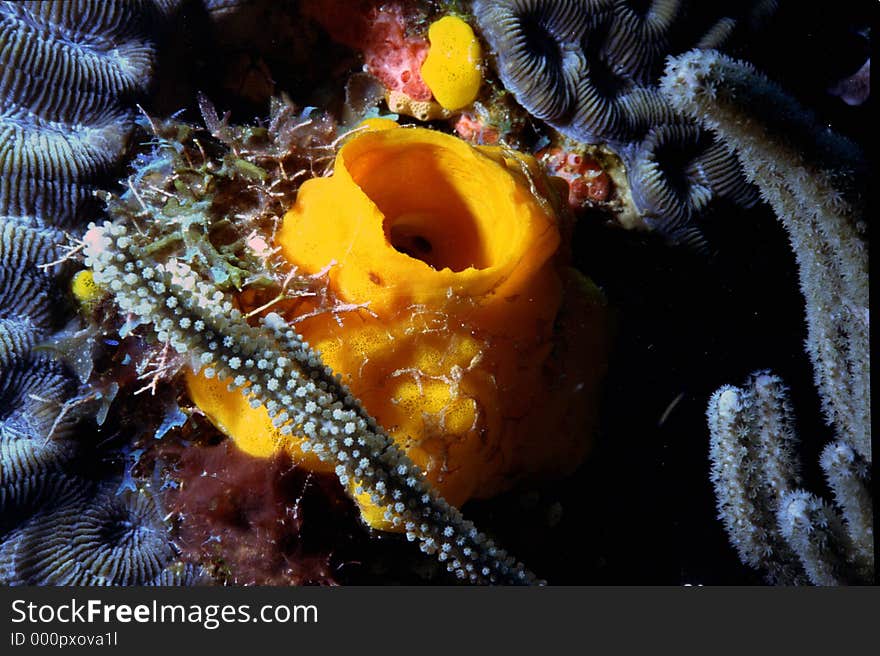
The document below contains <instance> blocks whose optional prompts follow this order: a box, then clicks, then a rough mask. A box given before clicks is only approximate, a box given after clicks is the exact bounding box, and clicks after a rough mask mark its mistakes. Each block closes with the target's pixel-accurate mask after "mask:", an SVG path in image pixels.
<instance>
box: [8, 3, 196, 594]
mask: <svg viewBox="0 0 880 656" xmlns="http://www.w3.org/2000/svg"><path fill="white" fill-rule="evenodd" d="M171 4H172V3H170V2H165V1H162V2H157V3H155V4H154V3H153V2H151V1H150V0H134V1H124V0H76V1H70V2H67V1H57V2H3V3H0V99H2V103H0V510H2V516H3V520H2V525H0V540H2V542H0V552H2V554H3V555H2V556H0V561H2V564H0V570H2V574H0V578H2V579H3V580H4V581H5V582H10V583H22V582H31V583H37V582H53V583H97V582H108V583H125V582H128V583H147V582H149V581H150V580H151V579H152V578H153V577H155V576H157V575H159V573H160V572H161V567H160V566H159V564H160V563H164V562H165V561H167V560H168V552H169V550H170V546H169V545H168V544H167V541H166V540H165V538H164V536H162V535H161V533H160V532H158V531H155V530H154V528H155V523H154V518H153V517H148V516H147V514H146V512H145V511H144V510H143V509H142V508H141V507H140V506H139V505H137V504H135V505H134V506H120V505H119V504H120V503H121V502H120V501H118V500H114V499H110V498H107V496H106V495H104V496H98V497H96V496H94V495H90V494H88V491H89V490H91V489H93V487H94V482H93V481H90V480H89V478H88V476H85V475H84V474H83V472H82V471H80V463H79V456H78V452H79V449H78V446H77V441H76V439H75V438H74V437H73V435H72V433H73V430H74V428H75V425H76V423H77V421H78V420H79V418H80V415H79V414H78V413H76V412H68V410H69V404H71V403H72V402H73V399H74V398H75V397H76V395H77V393H78V385H77V383H76V381H75V379H74V378H73V376H72V375H71V373H70V372H68V371H67V370H66V369H65V368H64V367H63V366H61V365H60V364H59V363H58V362H55V361H53V360H52V359H51V358H50V357H46V356H45V355H36V354H35V353H34V352H33V351H32V348H33V347H34V346H35V345H36V344H38V343H39V342H41V341H44V340H46V339H47V338H48V337H49V336H50V335H51V334H52V332H53V331H54V330H56V329H57V328H59V327H60V324H61V323H63V321H65V320H66V317H65V308H66V307H67V306H66V304H65V303H59V302H58V299H59V298H61V295H60V293H59V289H58V288H59V286H60V285H59V282H62V281H64V280H65V279H66V277H67V275H68V274H69V269H68V268H67V267H64V266H57V265H55V264H53V262H54V261H55V260H57V259H58V258H59V256H60V255H61V254H62V253H63V251H62V249H61V248H60V246H61V245H62V244H63V243H64V242H65V239H66V237H65V234H64V231H68V232H72V233H74V234H76V233H77V232H78V231H79V225H80V224H81V222H82V221H83V220H84V219H85V218H87V217H94V216H95V214H96V212H99V211H100V208H99V205H98V201H97V200H96V199H95V197H94V191H95V190H96V189H98V188H100V186H102V185H106V184H108V183H109V182H110V180H111V179H112V178H113V176H114V174H115V173H116V169H117V167H118V166H119V164H120V163H121V162H122V161H123V160H124V158H125V156H126V153H127V150H128V145H129V144H128V140H129V137H130V135H131V132H132V129H133V127H134V118H135V102H136V101H137V100H138V99H139V98H140V97H142V96H143V94H144V93H145V92H146V91H147V90H148V88H149V85H150V84H151V80H152V70H153V66H154V59H155V46H154V39H155V37H154V33H155V30H154V27H155V25H156V22H155V19H156V18H157V17H159V15H160V13H161V12H162V11H167V10H168V9H169V8H170V6H171ZM71 504H72V505H71ZM112 512H115V513H116V514H115V515H113V517H112V518H110V516H108V515H106V513H112ZM33 513H38V514H37V515H36V516H34V517H33V518H32V519H30V520H28V517H29V516H32V515H33ZM39 513H42V514H39ZM102 513H104V514H103V515H102ZM21 522H24V524H23V525H22V526H20V528H18V529H15V526H16V525H18V524H21ZM108 522H109V523H108ZM113 522H115V524H113V526H116V527H117V529H119V531H121V532H119V531H117V533H118V535H113V533H112V532H111V533H108V532H107V530H105V529H107V527H108V526H110V524H112V523H113ZM138 522H141V523H143V522H146V523H145V524H144V526H143V527H141V526H140V525H139V524H138ZM125 526H127V527H128V528H127V530H128V531H130V534H126V533H125V531H122V528H123V527H125ZM142 528H143V529H144V531H147V532H149V531H153V534H151V535H153V537H152V538H151V540H152V541H150V540H146V541H145V540H144V539H143V537H142V536H143V531H142ZM11 529H14V530H11ZM56 529H57V531H58V532H57V533H56V532H55V531H56ZM10 530H11V532H8V533H7V531H10ZM114 530H116V529H114ZM117 537H118V538H119V539H120V540H121V541H122V542H127V543H129V547H130V548H121V549H119V548H116V547H115V546H113V547H107V546H106V544H104V543H102V542H101V541H102V540H104V539H108V540H112V539H116V538H117ZM102 549H110V552H112V553H110V552H108V551H102ZM89 559H93V560H91V561H89V562H90V563H91V565H95V566H97V567H98V569H92V570H89V567H90V566H91V565H88V564H86V561H87V560H89ZM77 561H79V562H77ZM71 568H73V569H71ZM168 577H171V578H170V579H169V580H171V579H173V578H174V577H173V576H172V575H170V574H169V575H168ZM168 577H166V578H168ZM181 580H184V579H181Z"/></svg>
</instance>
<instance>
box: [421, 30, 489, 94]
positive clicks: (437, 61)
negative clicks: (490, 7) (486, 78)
mask: <svg viewBox="0 0 880 656" xmlns="http://www.w3.org/2000/svg"><path fill="white" fill-rule="evenodd" d="M428 39H429V40H430V42H431V48H430V49H429V50H428V56H427V58H426V59H425V63H424V64H422V70H421V73H422V79H423V80H424V81H425V84H427V85H428V88H430V89H431V93H433V94H434V98H436V99H437V102H438V103H440V105H442V106H443V107H445V108H446V109H449V110H455V109H461V108H462V107H465V106H467V105H470V104H471V103H472V102H474V100H476V99H477V94H478V93H479V91H480V83H481V82H482V76H481V74H480V57H481V53H480V42H479V41H477V37H476V36H474V31H473V30H472V29H471V26H470V25H468V24H467V23H465V22H464V21H463V20H461V19H460V18H456V17H455V16H444V17H443V18H441V19H440V20H438V21H436V22H435V23H432V24H431V27H430V28H429V29H428Z"/></svg>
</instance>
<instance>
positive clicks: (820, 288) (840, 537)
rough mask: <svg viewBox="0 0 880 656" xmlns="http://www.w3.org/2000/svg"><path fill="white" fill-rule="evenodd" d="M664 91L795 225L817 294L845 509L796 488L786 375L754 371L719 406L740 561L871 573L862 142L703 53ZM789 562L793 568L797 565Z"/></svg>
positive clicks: (811, 321)
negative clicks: (781, 378)
mask: <svg viewBox="0 0 880 656" xmlns="http://www.w3.org/2000/svg"><path fill="white" fill-rule="evenodd" d="M662 89H663V91H664V93H665V94H666V96H667V98H668V99H669V100H670V102H672V103H673V105H674V106H675V107H676V109H678V110H679V111H681V112H683V113H684V114H686V115H687V116H689V117H690V118H692V119H694V120H696V121H697V122H698V123H700V124H701V125H703V126H704V127H706V128H709V129H711V130H712V131H714V132H715V133H716V134H717V135H718V137H720V138H721V139H722V140H723V141H724V142H725V143H726V144H727V145H728V146H729V147H730V148H731V150H732V151H733V152H735V153H736V155H737V156H738V157H739V160H740V163H741V164H742V167H743V170H744V172H745V174H746V176H747V178H748V179H749V180H750V181H751V182H754V183H755V184H756V185H757V186H758V188H759V190H760V192H761V195H762V197H763V198H764V200H765V201H767V202H768V203H769V204H770V206H771V207H772V208H773V210H774V211H775V212H776V215H777V217H778V218H779V220H780V222H781V223H782V225H783V226H784V227H785V229H786V230H787V232H788V235H789V238H790V241H791V245H792V248H793V250H794V253H795V257H796V259H797V263H798V267H799V272H800V286H801V291H802V292H803V295H804V299H805V301H806V318H807V327H808V336H807V351H808V354H809V356H810V359H811V361H812V364H813V369H814V373H815V380H816V385H817V387H818V389H819V394H820V397H821V399H822V407H823V410H824V412H825V416H826V420H827V421H828V423H829V425H831V426H832V427H833V428H834V429H835V431H836V433H837V438H838V439H837V441H836V442H834V443H832V444H830V445H829V446H828V447H827V448H826V449H825V451H824V453H823V455H822V458H821V464H822V468H823V470H824V471H825V474H826V477H827V479H828V483H829V485H830V487H831V489H832V491H833V492H834V496H835V500H836V502H837V505H838V506H839V507H840V509H841V511H842V515H840V514H838V511H837V510H836V509H835V508H832V507H831V506H829V505H828V504H826V503H825V502H824V501H822V500H821V499H818V498H817V497H815V496H813V495H811V494H809V493H807V492H805V491H803V490H799V489H795V488H794V486H795V485H797V483H798V479H797V476H796V472H797V470H796V468H795V460H794V459H793V432H792V429H791V425H792V421H791V417H790V410H789V408H788V401H787V398H786V392H785V389H784V387H783V386H782V384H781V382H780V381H779V380H778V379H776V378H775V377H770V376H768V375H766V374H756V375H755V376H753V378H752V380H750V381H749V383H748V384H747V385H746V386H745V387H744V388H743V389H737V388H733V387H722V388H721V389H720V390H718V392H716V393H715V395H714V396H713V397H712V399H711V401H710V403H709V410H708V416H709V426H710V430H711V433H712V440H711V452H710V457H711V460H712V480H713V482H714V483H715V488H716V493H717V498H718V508H719V513H720V516H721V518H722V520H723V521H724V523H725V527H726V529H727V531H728V534H729V535H730V538H731V541H732V542H733V544H734V545H735V546H736V548H737V550H738V552H739V554H740V557H741V559H742V560H743V562H745V563H747V564H749V565H752V566H754V567H764V568H765V569H766V570H767V572H768V577H769V579H770V580H771V581H776V582H781V583H798V582H800V578H801V577H802V576H803V575H805V576H806V577H807V578H808V579H809V581H811V582H812V583H815V584H817V585H833V584H839V583H845V582H859V581H861V582H865V581H869V580H871V578H872V577H873V571H874V551H873V522H872V500H871V494H870V487H869V486H870V480H869V476H868V469H869V467H870V464H871V461H872V453H871V407H870V386H869V384H870V381H869V378H870V347H869V318H868V317H869V313H868V303H869V299H868V248H867V243H866V240H865V235H864V232H865V231H866V225H865V223H864V219H863V212H864V195H865V194H864V191H863V185H864V178H863V175H864V164H863V162H862V159H861V155H860V153H859V151H858V149H857V148H856V147H855V146H854V145H853V144H851V143H849V142H848V141H847V140H845V139H843V138H841V137H839V136H838V135H835V134H834V133H833V132H831V131H830V130H829V129H828V128H825V127H823V126H821V125H819V124H818V122H817V121H816V120H815V119H814V117H813V116H812V115H811V114H810V113H809V112H808V111H807V110H806V109H804V108H803V107H801V106H800V105H799V104H798V103H797V102H796V101H795V100H794V99H792V98H790V97H789V96H788V95H786V94H785V92H784V91H783V90H782V89H781V88H779V87H778V86H777V85H776V84H774V83H773V82H771V81H770V80H768V79H767V78H765V77H764V76H762V75H760V74H759V73H757V72H756V71H755V70H754V69H753V68H752V67H751V66H749V65H748V64H745V63H742V62H738V61H734V60H732V59H730V58H728V57H725V56H724V55H721V54H719V53H717V52H714V51H711V50H708V51H700V50H695V51H691V52H689V53H686V54H685V55H682V56H680V57H677V58H672V59H670V60H669V62H668V65H667V69H666V75H665V77H664V79H663V82H662ZM792 567H794V568H795V570H792Z"/></svg>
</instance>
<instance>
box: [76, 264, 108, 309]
mask: <svg viewBox="0 0 880 656" xmlns="http://www.w3.org/2000/svg"><path fill="white" fill-rule="evenodd" d="M70 290H71V291H72V292H73V296H74V297H75V298H76V300H77V301H79V302H80V304H82V305H88V304H89V303H92V302H94V301H97V300H98V299H99V298H101V297H102V296H103V295H104V290H103V289H101V288H100V287H98V285H97V284H95V277H94V276H93V275H92V272H91V271H80V272H79V273H77V274H76V275H75V276H74V277H73V280H72V281H71V282H70Z"/></svg>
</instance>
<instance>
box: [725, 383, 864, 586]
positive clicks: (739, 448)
mask: <svg viewBox="0 0 880 656" xmlns="http://www.w3.org/2000/svg"><path fill="white" fill-rule="evenodd" d="M708 419H709V429H710V433H711V438H710V451H709V458H710V460H711V463H712V466H711V479H712V482H713V484H714V485H715V492H716V497H717V505H718V513H719V517H720V518H721V520H722V521H723V522H724V527H725V529H726V530H727V533H728V535H729V536H730V540H731V542H732V543H733V545H734V547H735V548H736V550H737V553H738V554H739V557H740V560H742V561H743V562H744V563H746V564H748V565H750V566H752V567H754V568H763V569H764V570H766V572H767V578H768V580H769V581H770V582H771V583H779V584H785V585H794V584H803V583H807V582H812V583H814V584H816V585H836V584H840V583H846V582H858V581H862V582H864V581H867V580H869V579H870V577H871V576H872V573H873V567H874V554H873V529H872V524H871V511H872V506H871V497H870V494H869V492H868V488H867V485H866V484H867V481H866V471H865V469H866V468H865V467H863V466H860V463H861V464H862V465H863V464H864V463H863V461H860V460H859V459H858V457H857V456H856V455H855V453H854V452H853V451H852V449H851V448H849V447H848V446H846V445H845V444H841V443H834V444H831V445H829V446H828V448H826V450H825V454H824V455H823V459H822V465H823V468H824V469H825V471H826V474H827V476H828V480H829V482H830V484H831V487H832V489H833V490H834V493H835V500H836V501H837V505H838V506H839V507H840V508H841V510H842V516H841V514H840V513H839V512H838V510H837V509H836V508H834V507H832V506H831V505H829V504H828V503H826V502H825V501H823V500H822V499H819V498H818V497H816V496H814V495H812V494H810V493H809V492H806V491H804V490H802V489H799V488H798V487H797V486H799V485H800V483H801V479H800V470H801V465H800V462H799V461H798V459H797V456H796V448H797V445H798V440H797V437H796V435H795V433H794V421H793V418H792V415H791V408H790V404H789V400H788V390H787V389H786V388H785V386H784V385H783V384H782V381H781V380H780V379H779V378H778V377H776V376H773V375H771V374H769V373H766V372H759V373H756V374H754V375H753V376H752V377H751V378H750V379H749V380H748V382H747V383H746V384H745V385H744V386H743V387H742V388H737V387H732V386H729V385H725V386H724V387H722V388H721V389H719V390H718V391H717V392H715V394H713V395H712V398H711V400H710V401H709V410H708Z"/></svg>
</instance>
